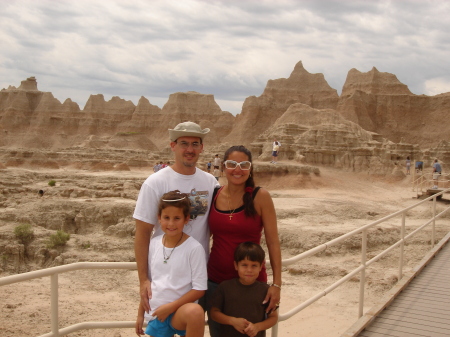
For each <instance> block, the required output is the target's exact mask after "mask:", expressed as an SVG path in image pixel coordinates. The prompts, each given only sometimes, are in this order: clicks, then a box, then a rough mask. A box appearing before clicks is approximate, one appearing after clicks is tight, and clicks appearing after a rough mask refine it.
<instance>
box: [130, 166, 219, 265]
mask: <svg viewBox="0 0 450 337" xmlns="http://www.w3.org/2000/svg"><path fill="white" fill-rule="evenodd" d="M216 185H218V182H217V180H216V178H214V177H213V176H212V175H211V174H209V173H207V172H205V171H202V170H200V169H198V168H196V170H195V174H192V175H184V174H180V173H177V172H175V171H174V170H173V169H172V168H171V167H167V168H166V169H165V170H160V171H158V172H156V173H154V174H152V175H151V176H149V177H148V178H147V179H146V180H145V181H144V183H143V184H142V187H141V190H140V192H139V196H138V199H137V201H136V208H135V209H134V214H133V218H135V219H137V220H141V221H144V222H146V223H149V224H152V225H155V227H154V233H153V236H154V237H155V236H158V235H162V234H163V232H162V230H161V227H160V224H159V222H158V203H159V199H160V198H161V197H162V195H163V194H164V193H167V192H169V191H173V190H179V191H180V192H181V193H189V198H190V200H191V219H193V220H191V221H189V222H188V224H187V225H186V226H184V232H185V233H186V234H188V235H190V236H192V237H193V238H194V239H195V240H197V241H198V242H200V244H201V245H202V246H203V248H204V249H205V254H206V257H207V258H208V257H209V227H208V214H209V208H210V206H211V199H212V195H213V192H214V187H215V186H216Z"/></svg>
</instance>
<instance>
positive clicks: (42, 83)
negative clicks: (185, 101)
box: [0, 0, 450, 114]
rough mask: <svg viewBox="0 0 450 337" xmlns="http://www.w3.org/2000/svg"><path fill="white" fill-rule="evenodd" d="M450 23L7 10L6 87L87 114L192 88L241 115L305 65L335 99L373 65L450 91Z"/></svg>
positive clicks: (111, 1)
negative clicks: (92, 107) (103, 101)
mask: <svg viewBox="0 0 450 337" xmlns="http://www.w3.org/2000/svg"><path fill="white" fill-rule="evenodd" d="M449 14H450V2H448V1H439V0H436V1H422V0H421V1H388V0H380V1H362V0H361V1H337V0H336V1H333V0H318V1H309V0H304V1H300V0H283V1H276V2H275V1H269V0H265V1H256V0H248V1H238V0H223V1H218V0H215V1H206V0H205V1H202V0H185V1H164V0H153V1H145V0H137V1H132V2H129V1H125V0H108V1H102V0H79V1H69V0H60V1H51V0H40V1H34V0H20V1H19V0H15V1H8V2H4V3H2V11H0V43H1V44H2V46H8V48H3V49H2V52H1V53H0V87H7V86H8V85H15V86H17V85H18V84H19V83H20V81H21V80H24V79H25V78H27V77H29V76H36V77H37V80H38V83H39V88H40V90H43V91H51V92H53V94H54V95H55V97H57V98H58V99H60V100H65V98H67V97H71V98H72V99H73V100H75V101H77V102H78V103H79V104H80V106H81V107H83V106H84V104H85V103H86V100H87V97H88V95H89V93H92V94H97V93H103V94H104V95H105V97H107V96H108V97H110V96H120V97H122V98H125V99H130V98H129V97H133V98H134V99H132V100H133V102H134V103H135V104H137V99H138V98H139V97H140V96H145V97H147V98H149V99H150V101H151V102H152V103H153V104H158V103H155V102H154V101H152V99H151V98H152V97H153V98H154V100H155V101H164V102H165V101H167V99H168V97H169V95H170V94H171V93H174V92H178V91H189V90H194V91H198V92H201V93H205V94H213V95H214V96H215V99H216V101H217V102H219V101H220V102H221V103H222V104H220V103H218V104H219V105H220V106H221V108H222V109H224V110H229V111H231V112H232V113H234V114H236V113H239V112H240V109H241V106H242V103H243V101H244V99H245V98H246V97H248V96H251V95H260V94H261V93H262V92H263V90H264V87H265V85H266V83H267V81H268V80H269V79H276V78H280V77H288V76H289V74H290V73H291V71H292V70H293V68H294V66H295V64H296V63H297V62H298V61H300V60H301V61H303V65H304V67H305V68H306V70H307V71H309V72H311V73H323V74H324V76H325V79H326V80H327V81H328V82H329V84H330V86H332V87H333V88H335V89H337V90H338V92H340V91H341V89H342V85H343V84H344V82H345V78H346V76H347V73H348V71H349V70H350V69H351V68H356V69H358V70H360V71H364V72H365V71H369V70H370V69H372V67H373V66H375V67H377V69H378V70H379V71H383V72H390V73H393V74H395V75H396V76H397V77H398V78H399V80H400V81H401V82H403V83H405V84H406V85H408V87H409V88H410V90H411V91H412V92H414V93H416V94H422V93H430V92H433V91H432V90H430V89H429V87H430V86H431V87H439V88H443V89H445V86H442V85H440V84H439V85H438V84H436V83H438V82H436V81H433V80H430V79H435V78H439V79H440V81H442V83H448V82H449V81H450V74H449V72H448V59H449V56H450V37H449V34H448V33H447V32H448V31H450V20H448V17H449ZM430 81H431V82H430ZM430 83H431V84H430ZM439 90H441V89H439ZM135 99H136V101H135ZM158 105H160V104H158ZM160 106H161V107H162V105H160Z"/></svg>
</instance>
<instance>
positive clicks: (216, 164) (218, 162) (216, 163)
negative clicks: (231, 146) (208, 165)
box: [214, 154, 220, 168]
mask: <svg viewBox="0 0 450 337" xmlns="http://www.w3.org/2000/svg"><path fill="white" fill-rule="evenodd" d="M214 166H217V168H219V167H220V158H219V155H218V154H216V156H215V157H214Z"/></svg>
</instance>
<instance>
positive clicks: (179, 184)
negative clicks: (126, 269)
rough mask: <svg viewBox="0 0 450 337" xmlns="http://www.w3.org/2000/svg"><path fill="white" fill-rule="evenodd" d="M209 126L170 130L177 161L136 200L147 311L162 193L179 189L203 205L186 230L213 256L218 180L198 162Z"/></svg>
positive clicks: (185, 125) (136, 243)
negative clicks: (152, 242) (152, 246)
mask: <svg viewBox="0 0 450 337" xmlns="http://www.w3.org/2000/svg"><path fill="white" fill-rule="evenodd" d="M208 132H209V129H208V128H206V129H203V130H202V129H201V128H200V126H199V125H197V124H195V123H193V122H184V123H180V124H178V125H177V126H176V127H175V128H174V129H169V137H170V141H171V142H170V148H171V150H172V152H173V153H174V155H175V162H174V164H173V165H172V166H169V167H167V168H166V169H165V170H159V171H158V172H156V173H154V174H152V175H151V176H149V177H148V178H147V179H146V180H145V182H144V183H143V184H142V187H141V190H140V192H139V196H138V199H137V202H136V208H135V210H134V214H133V217H134V218H135V220H136V234H135V241H134V252H135V256H136V263H137V270H138V276H139V284H140V294H141V303H142V305H143V307H144V309H145V311H149V310H150V306H149V303H148V299H149V297H151V287H150V284H151V280H149V278H148V252H149V242H150V238H151V234H152V231H153V230H154V233H153V235H154V236H156V235H161V234H163V232H162V231H161V228H160V225H159V223H158V217H157V214H158V202H159V199H160V198H161V196H162V195H163V194H164V193H166V192H169V191H173V190H179V191H180V192H182V193H189V195H190V199H191V205H193V206H195V205H198V204H201V205H203V207H194V208H192V209H191V221H189V223H188V225H187V226H186V227H185V229H184V231H185V232H186V233H187V234H189V235H190V236H192V237H193V238H194V239H196V240H197V241H198V242H200V244H201V245H202V246H203V248H204V249H205V253H206V256H207V258H208V257H209V227H208V213H209V207H210V205H211V199H212V195H213V192H214V187H215V186H216V185H217V180H216V179H215V178H214V177H213V176H212V175H211V174H208V173H206V172H204V171H203V170H200V169H197V168H196V164H197V161H198V158H199V156H200V153H201V152H202V151H203V137H204V136H205V135H206V134H207V133H208Z"/></svg>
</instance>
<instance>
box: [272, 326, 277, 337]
mask: <svg viewBox="0 0 450 337" xmlns="http://www.w3.org/2000/svg"><path fill="white" fill-rule="evenodd" d="M271 336H272V337H278V322H277V324H275V325H274V326H273V327H272V334H271Z"/></svg>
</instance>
